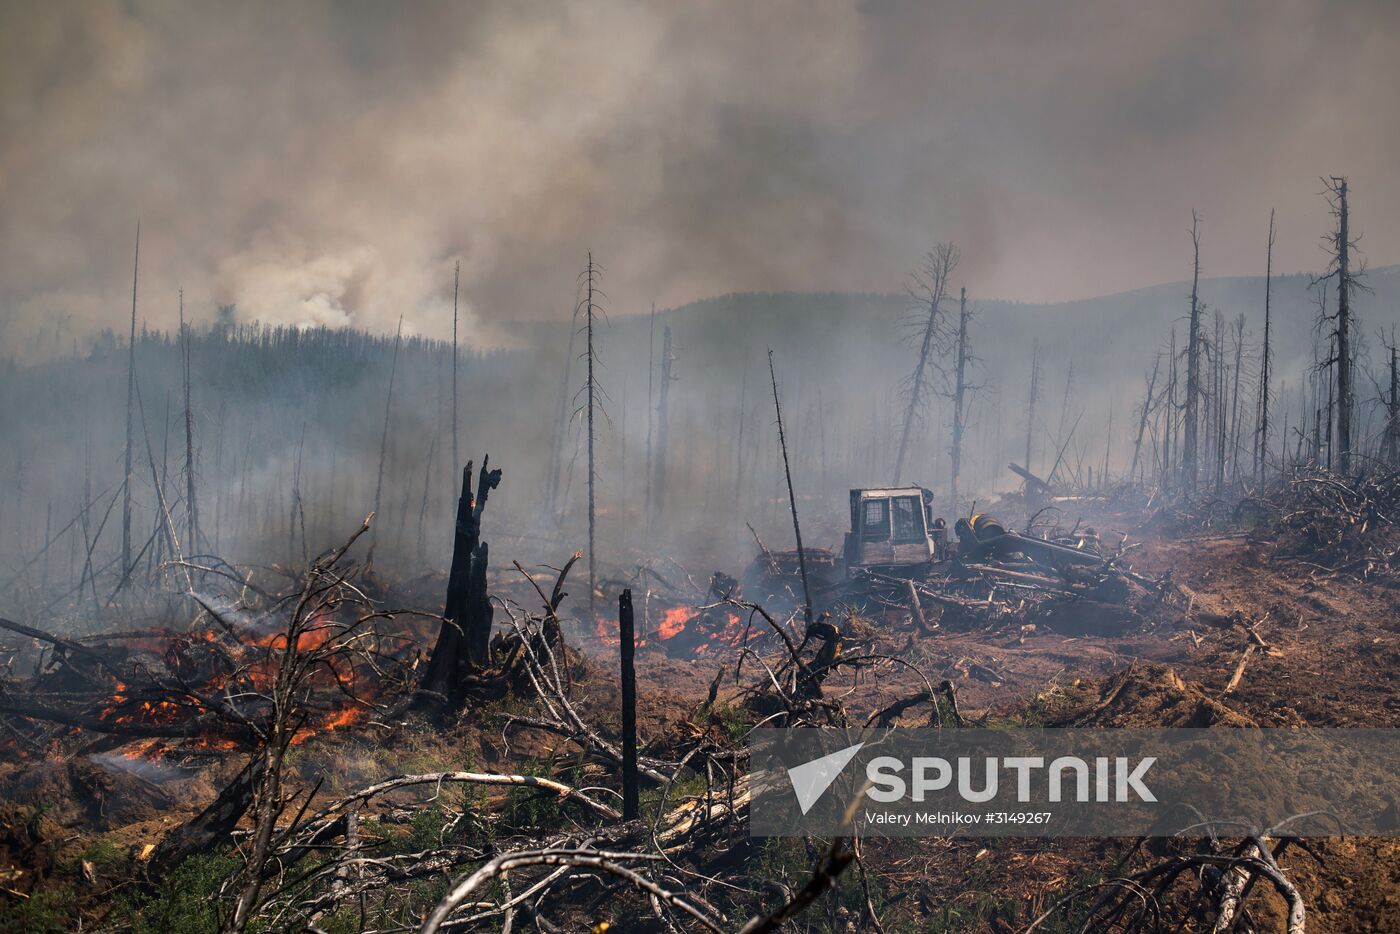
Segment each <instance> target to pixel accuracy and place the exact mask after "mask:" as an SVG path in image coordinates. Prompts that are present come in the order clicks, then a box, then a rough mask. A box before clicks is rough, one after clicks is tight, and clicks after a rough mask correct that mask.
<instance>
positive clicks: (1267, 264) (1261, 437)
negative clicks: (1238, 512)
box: [1254, 210, 1274, 484]
mask: <svg viewBox="0 0 1400 934" xmlns="http://www.w3.org/2000/svg"><path fill="white" fill-rule="evenodd" d="M1273 277H1274V212H1273V211H1272V210H1270V211H1269V249H1268V252H1267V253H1266V254H1265V258H1264V346H1263V348H1262V349H1261V350H1260V352H1259V426H1258V431H1257V432H1256V433H1255V439H1254V482H1255V483H1256V484H1258V483H1261V482H1263V480H1264V479H1265V475H1266V471H1267V469H1268V465H1267V464H1266V462H1265V458H1266V457H1267V456H1268V453H1269V367H1270V365H1271V364H1272V363H1273V345H1272V344H1271V343H1270V341H1271V339H1272V334H1271V333H1270V328H1271V326H1272V323H1273V322H1272V320H1271V317H1272V315H1271V308H1270V299H1271V298H1272V295H1273Z"/></svg>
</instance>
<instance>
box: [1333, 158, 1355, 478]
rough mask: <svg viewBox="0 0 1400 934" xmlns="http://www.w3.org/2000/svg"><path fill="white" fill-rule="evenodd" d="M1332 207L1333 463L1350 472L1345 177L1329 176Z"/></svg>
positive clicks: (1351, 397)
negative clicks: (1334, 291) (1334, 314)
mask: <svg viewBox="0 0 1400 934" xmlns="http://www.w3.org/2000/svg"><path fill="white" fill-rule="evenodd" d="M1330 187H1331V192H1332V195H1333V198H1334V199H1335V200H1334V204H1333V211H1334V213H1335V214H1336V216H1337V233H1336V248H1337V259H1336V273H1337V329H1336V340H1337V346H1336V358H1335V363H1336V366H1337V387H1336V413H1337V414H1336V419H1337V467H1338V469H1339V470H1340V471H1341V472H1342V473H1344V474H1346V473H1350V472H1351V455H1352V450H1351V446H1352V441H1351V429H1352V422H1353V421H1354V420H1355V418H1356V414H1355V408H1356V404H1355V399H1354V392H1353V388H1352V371H1351V290H1352V285H1353V284H1354V283H1353V281H1352V272H1351V230H1350V219H1349V217H1348V213H1347V180H1346V179H1345V178H1333V179H1331V185H1330Z"/></svg>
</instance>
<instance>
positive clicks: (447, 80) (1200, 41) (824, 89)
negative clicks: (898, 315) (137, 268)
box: [0, 0, 1400, 346]
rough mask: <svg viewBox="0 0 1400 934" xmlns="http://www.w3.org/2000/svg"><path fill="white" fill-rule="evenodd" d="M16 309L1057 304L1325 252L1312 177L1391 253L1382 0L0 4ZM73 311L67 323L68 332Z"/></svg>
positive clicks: (321, 311)
mask: <svg viewBox="0 0 1400 934" xmlns="http://www.w3.org/2000/svg"><path fill="white" fill-rule="evenodd" d="M0 15H3V18H4V22H5V23H6V28H5V29H4V30H0V199H3V203H4V205H5V210H4V212H3V214H0V309H2V310H3V314H4V319H5V320H6V321H7V322H8V323H9V330H7V331H5V332H4V339H5V340H6V342H7V343H9V344H11V345H12V346H18V344H19V342H20V341H21V340H22V339H25V338H26V337H28V336H30V335H33V334H34V333H36V332H37V331H39V330H40V329H43V328H48V329H50V330H53V331H55V332H57V331H58V330H59V329H60V327H61V328H63V329H66V330H67V331H68V332H71V333H72V334H74V335H82V334H85V333H90V332H92V331H93V330H95V329H98V328H102V327H115V328H118V329H120V327H121V320H122V317H123V314H124V312H123V306H124V304H125V301H126V300H127V299H128V298H129V295H128V290H129V286H130V272H131V270H130V263H131V251H132V235H133V232H134V228H135V224H136V221H137V219H138V217H139V218H140V219H141V222H142V232H143V242H142V260H143V262H142V283H143V284H142V290H141V292H142V296H143V298H142V305H141V308H142V311H141V314H142V316H143V317H144V318H145V319H146V320H147V321H148V322H149V323H151V324H152V325H154V326H162V327H163V326H169V325H170V324H172V323H173V320H174V316H175V314H176V303H175V292H176V288H177V287H178V286H180V285H183V286H184V287H185V292H186V307H187V309H188V310H189V313H190V314H191V316H192V317H194V319H195V320H196V321H207V320H210V319H212V317H213V315H214V314H215V309H216V308H217V307H218V306H220V305H236V306H237V309H238V311H237V314H238V317H239V318H240V319H242V320H254V319H256V320H260V321H264V322H268V323H276V324H287V325H296V326H304V325H313V324H326V325H331V326H358V327H364V328H368V329H371V330H375V331H380V332H383V331H392V330H393V328H394V326H395V322H396V321H397V319H398V317H399V316H400V315H403V316H404V318H405V331H406V332H407V333H410V334H424V335H429V336H435V337H442V336H446V335H447V334H448V333H449V332H450V328H451V312H450V304H451V301H452V274H453V266H454V264H455V263H456V262H457V261H458V260H460V261H461V263H462V309H463V310H462V313H463V316H464V317H463V320H464V322H465V327H466V329H467V333H468V335H469V337H470V338H471V339H473V340H475V341H476V342H478V343H483V344H490V343H498V342H501V341H504V340H505V339H506V338H505V333H506V331H505V329H504V328H503V327H502V325H504V324H505V323H507V322H510V321H514V320H521V319H536V318H563V317H566V316H567V315H568V314H569V312H570V310H571V308H572V306H573V300H574V281H575V275H576V273H577V270H578V268H579V267H580V266H581V265H582V263H583V258H584V253H585V251H586V250H588V249H592V250H593V252H594V254H595V256H597V257H599V258H600V259H601V260H602V262H603V264H604V266H605V268H606V269H607V273H608V290H609V294H610V296H611V303H612V305H613V307H614V308H615V309H620V310H641V309H643V308H645V307H646V305H647V304H648V303H649V302H651V301H652V300H655V301H656V302H657V303H658V304H660V305H662V306H663V307H664V306H667V305H676V304H680V303H683V302H687V301H692V300H696V299H700V298H704V297H706V296H709V295H714V294H719V293H724V292H730V291H744V290H810V291H820V290H835V289H840V290H851V291H862V290H864V291H886V292H888V291H895V290H897V289H898V288H899V286H900V284H901V283H902V282H903V281H904V279H905V276H906V275H907V273H908V271H909V270H910V269H911V268H913V267H914V266H915V265H916V264H917V262H918V257H919V256H920V255H921V254H922V253H923V252H924V251H925V250H926V249H927V248H928V247H929V246H930V245H931V244H932V243H933V242H935V241H938V240H950V239H951V240H955V241H957V242H958V243H959V245H960V246H961V247H962V252H963V256H964V263H963V267H962V273H963V278H964V279H965V280H966V282H967V284H968V285H969V287H970V289H971V290H972V292H973V294H975V295H981V296H996V297H1004V298H1009V299H1017V300H1026V301H1030V300H1065V299H1069V298H1074V297H1082V296H1086V295H1093V294H1101V293H1104V292H1110V291H1116V290H1120V289H1126V288H1132V287H1136V286H1140V285H1145V284H1151V283H1155V282H1163V281H1171V280H1174V279H1177V278H1179V277H1180V276H1181V275H1183V274H1184V272H1185V271H1186V270H1187V268H1188V263H1189V252H1188V246H1189V243H1188V241H1187V239H1186V234H1185V232H1184V231H1185V228H1186V227H1187V226H1188V225H1189V211H1190V208H1191V206H1193V205H1195V206H1199V207H1200V208H1202V211H1203V214H1204V216H1205V219H1206V226H1205V232H1204V236H1203V242H1204V249H1205V257H1204V259H1205V264H1206V271H1207V272H1208V273H1211V274H1216V275H1220V274H1231V273H1254V272H1257V271H1258V269H1259V267H1260V266H1261V265H1262V256H1263V240H1264V233H1263V232H1264V229H1265V227H1266V224H1267V216H1268V212H1269V209H1270V207H1277V208H1278V216H1279V228H1280V237H1279V245H1278V247H1277V250H1276V254H1275V262H1276V268H1281V269H1284V270H1296V269H1308V268H1315V267H1317V266H1319V265H1321V263H1322V257H1321V254H1320V253H1319V252H1318V250H1317V236H1318V234H1319V233H1320V232H1322V231H1323V230H1325V229H1326V227H1327V220H1326V216H1325V208H1324V206H1323V205H1322V203H1321V201H1320V199H1319V198H1318V197H1317V191H1318V188H1319V185H1318V182H1317V178H1318V176H1319V175H1322V174H1329V173H1346V174H1348V175H1350V176H1351V180H1352V185H1353V189H1354V191H1355V192H1356V195H1355V202H1354V203H1355V221H1356V226H1357V227H1358V228H1359V229H1362V230H1365V231H1366V233H1367V240H1366V246H1367V248H1368V251H1369V252H1370V254H1371V256H1372V258H1373V260H1374V261H1375V262H1376V263H1377V264H1384V263H1386V262H1393V261H1394V260H1395V259H1396V258H1397V247H1396V243H1397V240H1400V179H1397V178H1396V177H1395V175H1394V172H1393V171H1392V168H1393V166H1394V164H1395V162H1396V159H1397V156H1400V124H1397V123H1396V122H1395V121H1393V120H1387V119H1384V117H1383V115H1384V114H1385V113H1388V112H1390V109H1391V106H1392V102H1391V101H1390V99H1389V98H1390V97H1391V96H1392V93H1393V90H1394V88H1395V87H1396V86H1397V84H1400V15H1397V8H1396V7H1395V6H1394V5H1393V4H1388V3H1370V4H1367V3H1359V4H1348V5H1345V6H1344V7H1343V6H1338V5H1333V4H1325V3H1322V2H1304V0H1294V2H1284V3H1256V4H1231V5H1219V4H1211V3H1199V4H1192V5H1187V6H1182V5H1180V4H1174V5H1172V6H1170V7H1161V8H1143V7H1141V6H1133V7H1124V6H1123V5H1121V4H1116V3H1108V2H1088V3H1080V4H1075V5H1072V6H1069V7H1066V6H1063V5H1039V6H1027V5H1025V4H1001V3H996V2H993V3H983V4H976V5H966V4H956V5H954V4H947V5H944V4H925V3H881V4H865V3H854V2H818V3H812V2H805V0H784V2H770V3H763V4H727V3H698V4H685V5H660V6H658V5H654V4H640V3H629V2H623V0H607V2H582V0H553V2H531V3H489V2H488V3H473V4H459V3H451V4H447V3H443V4H413V5H407V6H406V5H390V4H378V3H331V2H323V3H316V2H303V3H298V4H295V5H286V4H274V3H248V4H238V5H233V6H230V5H228V4H199V3H195V4H178V5H174V4H166V3H155V2H142V0H133V2H108V3H101V2H94V3H88V4H82V5H74V4H31V3H18V2H16V3H5V5H4V10H3V14H0ZM60 322H61V324H60Z"/></svg>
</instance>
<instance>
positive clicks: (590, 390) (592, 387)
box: [575, 251, 607, 624]
mask: <svg viewBox="0 0 1400 934" xmlns="http://www.w3.org/2000/svg"><path fill="white" fill-rule="evenodd" d="M599 272H600V270H599V267H598V264H596V263H594V262H593V253H592V251H589V254H588V265H587V266H585V267H584V270H583V272H582V273H580V274H579V279H580V282H581V285H582V286H583V300H582V302H581V303H580V306H579V308H580V310H581V311H582V312H583V327H584V335H585V343H584V348H583V358H584V362H585V364H586V367H587V369H586V372H585V378H584V383H583V388H582V389H581V390H579V395H582V396H583V397H584V399H583V403H582V405H580V407H579V411H582V412H583V413H585V415H586V417H587V428H588V619H589V622H590V624H591V623H592V622H593V621H594V620H596V619H597V618H598V614H597V594H598V554H597V552H598V499H597V480H598V467H597V460H596V458H595V441H596V438H597V433H596V430H595V425H596V422H595V419H596V415H597V413H598V412H599V411H601V410H602V404H601V401H600V400H599V392H598V378H597V374H596V373H595V364H596V363H597V362H598V355H597V349H596V347H595V346H594V344H593V333H594V324H595V321H596V317H597V316H598V315H599V314H601V313H602V312H603V309H602V306H601V305H599V304H598V299H599V298H600V297H602V295H603V292H602V290H601V289H599V288H598V274H599ZM575 399H577V396H576V397H575ZM576 414H577V413H576ZM603 414H604V416H606V415H607V413H606V412H604V413H603Z"/></svg>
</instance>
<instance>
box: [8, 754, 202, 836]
mask: <svg viewBox="0 0 1400 934" xmlns="http://www.w3.org/2000/svg"><path fill="white" fill-rule="evenodd" d="M114 758H118V757H114ZM122 766H126V767H125V768H123V767H122ZM143 770H150V771H152V772H153V774H152V775H150V776H143V775H142V774H141V772H142V771H143ZM191 784H196V785H199V786H201V787H200V788H197V789H196V788H191V787H189V786H190V785H191ZM207 791H208V779H207V778H200V779H191V778H189V777H187V776H185V775H184V774H183V771H182V770H178V769H175V768H174V767H171V766H162V765H160V764H158V763H151V762H146V761H145V760H127V761H124V762H122V763H121V765H119V766H118V765H110V764H103V763H100V762H96V761H92V760H90V759H86V758H79V759H71V760H68V761H55V760H47V761H44V762H36V763H26V764H24V765H23V766H22V767H19V768H15V769H11V770H9V771H8V772H7V773H6V774H4V775H3V776H0V800H3V801H5V802H13V803H14V804H16V805H18V806H33V807H37V808H42V809H43V811H44V814H45V815H46V816H47V817H49V818H52V820H53V821H54V822H56V823H57V824H59V825H61V826H65V827H70V826H78V825H82V826H84V827H87V828H95V829H98V830H111V829H113V828H116V827H121V826H124V825H126V824H132V823H136V822H137V821H144V820H150V819H153V818H156V817H159V816H160V815H161V814H164V813H167V812H168V811H169V810H170V809H171V808H178V807H181V806H183V805H185V804H186V801H187V799H188V798H190V797H191V796H192V795H198V794H200V793H207Z"/></svg>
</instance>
